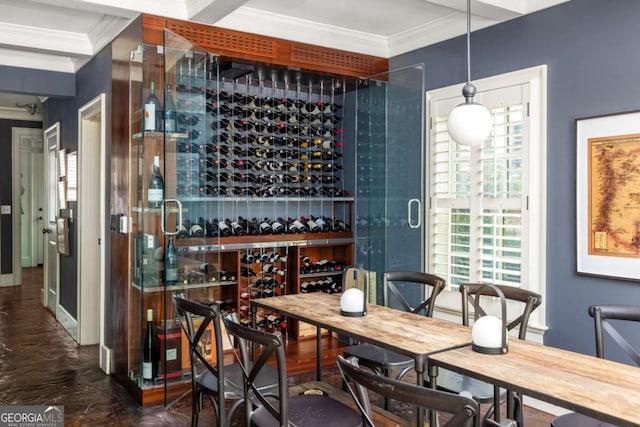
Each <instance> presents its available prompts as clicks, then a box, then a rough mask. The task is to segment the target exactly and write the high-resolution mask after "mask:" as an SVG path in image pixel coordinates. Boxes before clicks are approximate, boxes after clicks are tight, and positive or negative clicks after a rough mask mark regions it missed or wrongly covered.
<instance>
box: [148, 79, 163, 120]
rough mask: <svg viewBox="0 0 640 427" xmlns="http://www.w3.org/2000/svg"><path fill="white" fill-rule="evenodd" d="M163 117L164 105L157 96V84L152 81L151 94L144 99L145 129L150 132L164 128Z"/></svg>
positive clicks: (150, 85)
mask: <svg viewBox="0 0 640 427" xmlns="http://www.w3.org/2000/svg"><path fill="white" fill-rule="evenodd" d="M161 118H162V106H161V105H160V100H159V99H158V97H157V96H156V84H155V82H151V83H150V84H149V96H148V97H147V99H146V100H145V101H144V130H145V131H150V132H154V131H160V130H162V127H161V123H162V119H161Z"/></svg>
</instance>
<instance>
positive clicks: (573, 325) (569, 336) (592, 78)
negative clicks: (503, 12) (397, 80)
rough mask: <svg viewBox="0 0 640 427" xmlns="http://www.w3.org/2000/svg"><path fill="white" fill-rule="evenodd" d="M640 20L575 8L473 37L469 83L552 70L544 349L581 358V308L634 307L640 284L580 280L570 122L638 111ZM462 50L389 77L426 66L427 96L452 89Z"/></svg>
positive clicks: (410, 56)
mask: <svg viewBox="0 0 640 427" xmlns="http://www.w3.org/2000/svg"><path fill="white" fill-rule="evenodd" d="M639 16H640V2H639V1H637V0H608V1H603V0H573V1H570V2H568V3H564V4H562V5H559V6H556V7H553V8H549V9H546V10H543V11H540V12H538V13H535V14H531V15H528V16H525V17H522V18H519V19H514V20H512V21H508V22H506V23H503V24H500V25H496V26H493V27H490V28H486V29H484V30H480V31H477V32H474V33H473V34H472V36H471V53H472V58H471V65H472V80H473V79H478V78H482V77H487V76H492V75H497V74H501V73H506V72H509V71H513V70H518V69H523V68H527V67H532V66H536V65H540V64H547V65H548V93H547V95H548V106H547V107H548V109H547V114H548V117H547V120H548V124H547V144H548V153H547V167H548V172H547V182H548V188H547V206H548V211H547V222H548V226H547V280H546V285H547V300H546V304H547V325H548V326H549V331H548V332H547V334H546V336H545V343H546V344H548V345H552V346H557V347H563V348H566V349H570V350H574V351H579V352H583V353H587V354H595V349H594V338H593V323H592V321H591V319H590V318H589V317H588V315H587V307H588V306H589V305H590V304H596V303H625V304H631V303H637V304H640V283H633V282H627V281H620V280H611V279H605V278H594V277H586V276H581V275H578V274H576V243H575V242H576V208H575V200H576V192H575V187H576V147H575V145H576V143H575V119H576V118H582V117H588V116H594V115H600V114H610V113H615V112H621V111H627V110H635V109H640V92H639V90H638V77H639V76H640V43H639V42H640V26H638V22H637V21H638V17H639ZM465 49H466V48H465V37H459V38H456V39H452V40H448V41H445V42H442V43H438V44H435V45H431V46H428V47H425V48H422V49H418V50H416V51H413V52H410V53H407V54H404V55H400V56H397V57H395V58H392V59H391V61H390V68H392V69H393V68H398V67H402V66H404V65H409V64H414V63H419V62H424V63H425V64H426V73H425V85H426V89H427V90H430V89H434V88H438V87H443V86H449V85H452V84H456V83H460V82H463V81H464V80H466V55H465V52H466V51H465ZM461 87H462V85H461ZM461 99H462V97H461ZM638 268H639V269H640V260H638ZM637 336H638V337H640V333H637ZM613 357H614V358H618V356H617V355H613ZM623 360H624V359H623Z"/></svg>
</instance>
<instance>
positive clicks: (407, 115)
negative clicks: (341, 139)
mask: <svg viewBox="0 0 640 427" xmlns="http://www.w3.org/2000/svg"><path fill="white" fill-rule="evenodd" d="M423 86H424V65H423V64H417V65H412V66H408V67H405V68H401V69H396V70H391V71H389V72H387V73H384V74H381V75H376V76H372V77H370V78H369V79H367V81H366V82H363V83H361V85H360V87H359V88H358V96H357V102H358V105H357V112H358V113H357V114H358V117H357V123H356V125H357V127H358V131H357V144H356V145H357V153H356V171H357V176H356V194H357V197H356V239H357V246H358V247H357V248H356V250H357V252H356V257H357V260H356V263H357V264H358V265H362V266H366V268H367V269H368V270H370V271H373V272H375V273H376V275H375V277H377V278H380V277H381V274H382V272H384V271H390V270H404V271H425V270H424V253H425V252H424V232H423V230H424V217H425V215H424V202H423V200H424V194H425V191H424V179H422V177H423V176H424V173H425V171H424V158H425V155H424V150H425V144H424V140H425V138H424V134H425V126H424V122H425V103H424V90H423ZM369 280H370V282H374V280H375V279H374V277H373V276H370V279H369ZM376 282H377V283H375V284H376V287H377V290H378V292H377V295H378V296H380V295H382V291H383V290H382V289H381V286H382V283H381V280H379V279H378V280H377V281H376ZM373 284H374V283H370V285H373ZM398 288H399V289H400V291H401V292H402V293H403V294H405V295H404V296H405V298H407V300H408V301H410V302H412V301H419V300H421V299H422V294H421V292H420V290H416V287H415V286H414V287H410V286H407V289H406V291H405V290H404V286H403V285H402V284H399V286H398ZM380 299H381V298H380V297H378V302H382V301H381V300H380ZM390 303H391V304H390V305H391V306H394V304H393V301H390Z"/></svg>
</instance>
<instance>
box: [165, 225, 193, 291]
mask: <svg viewBox="0 0 640 427" xmlns="http://www.w3.org/2000/svg"><path fill="white" fill-rule="evenodd" d="M192 228H193V227H192ZM164 275H165V282H167V283H178V254H177V253H176V248H175V247H174V246H173V237H172V236H169V244H168V245H167V252H166V253H165V256H164Z"/></svg>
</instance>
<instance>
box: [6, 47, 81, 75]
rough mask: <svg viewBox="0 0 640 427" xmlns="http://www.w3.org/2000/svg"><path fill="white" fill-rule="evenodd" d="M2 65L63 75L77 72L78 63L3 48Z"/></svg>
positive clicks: (61, 58) (64, 57)
mask: <svg viewBox="0 0 640 427" xmlns="http://www.w3.org/2000/svg"><path fill="white" fill-rule="evenodd" d="M0 65H6V66H9V67H18V68H34V69H36V70H45V71H59V72H61V73H75V71H76V62H75V61H74V60H73V59H72V58H70V57H66V56H58V55H47V54H44V53H37V52H26V51H19V50H12V49H2V48H0Z"/></svg>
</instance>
